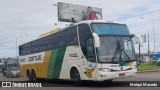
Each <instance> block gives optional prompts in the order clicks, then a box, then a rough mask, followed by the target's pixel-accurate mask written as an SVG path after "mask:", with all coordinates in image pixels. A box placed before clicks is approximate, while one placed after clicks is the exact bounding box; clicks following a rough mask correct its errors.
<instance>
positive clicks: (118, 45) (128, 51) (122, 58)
mask: <svg viewBox="0 0 160 90" xmlns="http://www.w3.org/2000/svg"><path fill="white" fill-rule="evenodd" d="M97 51H98V52H97V53H98V61H99V62H109V63H115V62H129V61H133V60H135V53H134V48H133V44H132V42H131V40H129V37H126V36H100V47H99V48H98V49H97Z"/></svg>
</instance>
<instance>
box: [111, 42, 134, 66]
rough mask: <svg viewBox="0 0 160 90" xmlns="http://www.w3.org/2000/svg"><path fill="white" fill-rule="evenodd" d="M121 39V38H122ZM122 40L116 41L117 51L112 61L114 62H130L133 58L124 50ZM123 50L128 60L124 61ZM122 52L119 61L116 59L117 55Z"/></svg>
mask: <svg viewBox="0 0 160 90" xmlns="http://www.w3.org/2000/svg"><path fill="white" fill-rule="evenodd" d="M120 40H121V39H120ZM120 40H118V41H116V46H117V47H116V51H115V53H114V56H113V58H112V63H114V62H130V61H131V59H130V57H129V56H128V54H127V53H126V52H125V51H124V49H123V48H122V46H121V44H120ZM122 52H123V53H124V54H125V55H126V57H127V58H128V61H122ZM118 53H119V54H120V57H119V61H115V59H116V57H117V54H118Z"/></svg>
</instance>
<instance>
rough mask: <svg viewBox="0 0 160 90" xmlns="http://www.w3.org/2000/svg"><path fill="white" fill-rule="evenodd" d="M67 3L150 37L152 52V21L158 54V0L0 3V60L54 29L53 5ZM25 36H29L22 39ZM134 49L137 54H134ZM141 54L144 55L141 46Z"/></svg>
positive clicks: (18, 0) (6, 0) (9, 0)
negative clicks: (93, 10)
mask: <svg viewBox="0 0 160 90" xmlns="http://www.w3.org/2000/svg"><path fill="white" fill-rule="evenodd" d="M57 2H66V3H72V4H78V5H85V6H93V7H99V8H102V11H103V19H104V20H111V21H118V22H122V23H126V24H127V25H128V28H129V30H130V32H131V33H134V34H148V33H149V34H150V49H151V51H153V29H152V22H151V21H148V20H144V19H140V17H144V18H148V19H152V20H154V21H155V35H156V51H160V39H159V38H160V36H159V35H160V27H159V26H160V0H0V57H4V56H5V57H8V56H10V57H13V56H16V39H15V37H13V36H10V35H6V34H11V35H15V36H17V37H18V45H19V44H22V43H25V42H28V41H30V40H33V39H35V38H37V37H38V36H39V35H40V34H42V33H45V32H48V31H50V30H52V29H54V28H56V27H61V26H63V24H61V23H59V25H57V26H55V23H57V22H58V20H57V7H56V6H53V4H57ZM24 35H28V36H24ZM137 50H138V49H137V47H136V51H137ZM142 52H147V44H144V47H143V48H142Z"/></svg>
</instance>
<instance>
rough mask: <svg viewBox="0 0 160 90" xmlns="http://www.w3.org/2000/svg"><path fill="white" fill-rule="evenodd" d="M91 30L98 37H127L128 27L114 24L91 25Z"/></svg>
mask: <svg viewBox="0 0 160 90" xmlns="http://www.w3.org/2000/svg"><path fill="white" fill-rule="evenodd" d="M91 26H92V30H93V31H94V32H95V33H97V34H98V35H105V34H112V35H113V34H116V35H129V34H130V33H129V30H128V27H127V26H126V25H125V24H115V23H92V24H91Z"/></svg>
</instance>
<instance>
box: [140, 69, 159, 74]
mask: <svg viewBox="0 0 160 90" xmlns="http://www.w3.org/2000/svg"><path fill="white" fill-rule="evenodd" d="M145 72H160V69H156V70H144V71H137V73H145Z"/></svg>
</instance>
